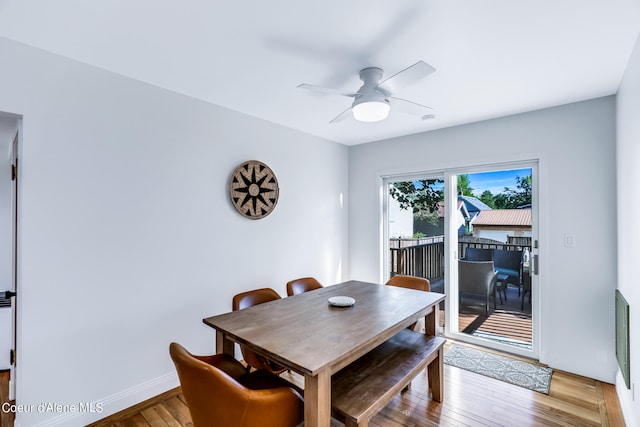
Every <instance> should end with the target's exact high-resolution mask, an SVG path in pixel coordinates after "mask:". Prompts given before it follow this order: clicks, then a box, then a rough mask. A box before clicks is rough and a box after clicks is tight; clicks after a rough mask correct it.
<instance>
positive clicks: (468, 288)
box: [384, 162, 538, 357]
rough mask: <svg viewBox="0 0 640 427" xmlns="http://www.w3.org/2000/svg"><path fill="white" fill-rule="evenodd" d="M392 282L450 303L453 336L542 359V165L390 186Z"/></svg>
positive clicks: (455, 172)
mask: <svg viewBox="0 0 640 427" xmlns="http://www.w3.org/2000/svg"><path fill="white" fill-rule="evenodd" d="M384 182H385V194H386V201H385V238H384V240H385V243H386V248H385V255H386V256H385V257H384V259H385V275H386V278H388V277H391V276H393V275H395V274H408V275H414V276H419V277H425V278H427V279H429V280H430V281H431V290H432V291H433V292H442V293H444V294H445V295H446V303H445V304H443V307H442V308H443V312H442V313H441V326H443V329H442V330H443V333H445V334H447V335H449V336H451V337H455V338H456V339H460V340H464V341H469V342H472V343H475V344H479V345H484V346H487V347H493V348H498V349H502V350H506V351H510V352H513V353H518V354H522V355H526V356H529V357H537V345H536V332H537V331H536V327H535V325H536V323H537V312H538V311H537V310H538V299H537V292H536V290H537V278H536V276H535V274H534V273H535V272H534V269H533V267H534V265H533V259H534V257H535V256H537V248H538V245H537V238H538V237H537V236H538V232H537V218H538V215H537V196H536V194H537V193H536V183H537V164H536V163H535V162H525V163H523V162H520V163H513V164H501V165H485V166H482V167H468V168H461V169H451V170H446V171H443V172H439V173H424V174H418V175H413V176H395V177H387V178H386V179H385V181H384Z"/></svg>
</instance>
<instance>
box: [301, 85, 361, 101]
mask: <svg viewBox="0 0 640 427" xmlns="http://www.w3.org/2000/svg"><path fill="white" fill-rule="evenodd" d="M298 89H306V90H310V91H312V92H318V93H324V94H327V95H340V96H349V97H351V98H354V97H356V96H358V95H360V94H359V93H357V92H349V91H346V90H342V89H332V88H329V87H322V86H316V85H309V84H306V83H302V84H301V85H298Z"/></svg>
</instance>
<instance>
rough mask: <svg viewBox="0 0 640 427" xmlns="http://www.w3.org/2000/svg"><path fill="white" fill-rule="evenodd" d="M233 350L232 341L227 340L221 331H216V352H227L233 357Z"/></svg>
mask: <svg viewBox="0 0 640 427" xmlns="http://www.w3.org/2000/svg"><path fill="white" fill-rule="evenodd" d="M234 352H235V348H234V344H233V341H231V340H228V339H227V338H226V337H225V335H224V334H223V333H222V332H220V331H216V354H228V355H229V356H232V357H235V354H234Z"/></svg>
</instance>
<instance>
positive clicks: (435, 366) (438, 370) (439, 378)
mask: <svg viewBox="0 0 640 427" xmlns="http://www.w3.org/2000/svg"><path fill="white" fill-rule="evenodd" d="M443 361H444V346H442V347H440V349H439V350H438V356H437V357H436V358H435V359H434V360H433V361H432V362H431V363H429V366H428V367H427V371H428V373H429V387H430V388H431V396H432V399H433V400H434V401H436V402H442V400H443V399H444V381H443V378H444V377H443V375H444V365H443Z"/></svg>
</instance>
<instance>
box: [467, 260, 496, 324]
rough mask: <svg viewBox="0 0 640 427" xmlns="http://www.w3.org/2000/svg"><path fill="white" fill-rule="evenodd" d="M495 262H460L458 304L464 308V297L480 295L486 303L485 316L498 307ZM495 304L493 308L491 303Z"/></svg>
mask: <svg viewBox="0 0 640 427" xmlns="http://www.w3.org/2000/svg"><path fill="white" fill-rule="evenodd" d="M497 275H498V273H497V272H496V271H495V269H494V265H493V261H465V260H459V261H458V304H459V307H462V295H463V294H473V295H479V296H480V297H481V298H482V301H483V303H484V314H485V316H489V313H490V312H492V311H493V310H495V307H496V294H495V286H496V277H497ZM492 302H493V307H492V306H491V303H492Z"/></svg>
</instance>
